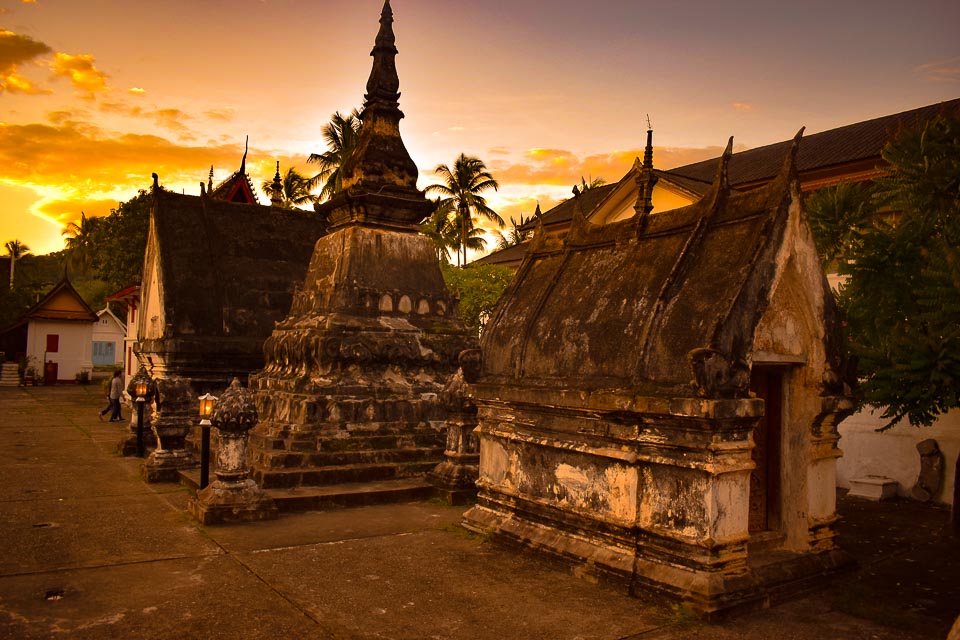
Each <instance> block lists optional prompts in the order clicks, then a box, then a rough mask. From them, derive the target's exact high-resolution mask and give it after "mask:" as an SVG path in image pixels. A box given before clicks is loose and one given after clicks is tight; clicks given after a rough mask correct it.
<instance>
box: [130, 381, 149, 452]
mask: <svg viewBox="0 0 960 640" xmlns="http://www.w3.org/2000/svg"><path fill="white" fill-rule="evenodd" d="M129 388H132V389H133V395H134V396H135V397H136V400H135V402H136V403H137V457H138V458H142V457H143V454H144V450H143V406H144V404H146V402H147V398H149V397H150V396H152V395H153V394H154V392H155V390H156V382H154V380H153V378H151V377H150V374H148V373H147V369H146V367H143V366H141V367H140V370H139V371H138V372H137V375H135V376H134V377H133V379H132V380H131V381H130V387H128V389H129Z"/></svg>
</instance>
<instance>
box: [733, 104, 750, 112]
mask: <svg viewBox="0 0 960 640" xmlns="http://www.w3.org/2000/svg"><path fill="white" fill-rule="evenodd" d="M733 108H734V109H736V110H737V111H753V105H752V104H750V103H748V102H734V103H733Z"/></svg>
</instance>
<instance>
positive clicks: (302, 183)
mask: <svg viewBox="0 0 960 640" xmlns="http://www.w3.org/2000/svg"><path fill="white" fill-rule="evenodd" d="M310 184H311V178H308V177H306V176H305V175H303V174H302V173H300V172H299V171H297V169H296V167H290V168H289V169H287V171H286V173H284V174H283V179H282V180H281V181H280V199H281V201H282V203H281V205H280V206H282V207H283V208H284V209H294V208H296V207H300V206H303V205H306V204H313V203H314V202H315V201H316V200H317V196H314V195H313V194H312V193H310V191H311V187H310ZM261 188H262V189H263V191H264V193H266V194H268V195H269V194H272V193H273V180H264V181H263V185H262V186H261Z"/></svg>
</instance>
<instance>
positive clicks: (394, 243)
mask: <svg viewBox="0 0 960 640" xmlns="http://www.w3.org/2000/svg"><path fill="white" fill-rule="evenodd" d="M392 25H393V12H392V10H391V8H390V2H389V0H387V2H384V5H383V10H382V12H381V15H380V30H379V33H378V34H377V38H376V44H375V45H374V48H373V52H372V53H371V55H372V56H373V69H372V70H371V72H370V78H369V80H368V81H367V87H366V89H367V90H366V95H365V96H364V104H363V110H362V112H361V114H360V118H361V121H362V127H361V130H360V133H359V141H358V143H357V147H356V149H355V150H354V152H353V153H352V154H351V155H350V156H349V157H348V158H347V159H346V160H345V161H344V163H343V165H342V166H341V172H342V185H343V189H342V190H341V191H340V192H339V193H337V194H336V195H335V196H334V197H333V198H331V199H330V200H329V201H328V202H325V203H323V204H321V205H319V206H318V207H317V211H318V212H319V213H320V214H321V215H323V216H325V217H326V219H327V222H328V224H329V233H328V234H327V235H325V236H324V237H322V238H320V240H318V241H317V243H316V246H315V248H314V252H313V257H312V259H311V261H310V266H309V267H308V270H307V275H306V279H305V281H304V283H303V286H302V288H301V289H300V290H299V292H298V293H296V295H295V296H294V300H293V304H292V308H291V310H290V313H289V315H288V316H287V318H286V319H285V320H283V321H282V322H279V323H278V324H277V326H276V328H275V329H274V331H273V334H272V335H271V336H270V337H269V338H268V339H267V340H266V342H265V343H264V358H265V362H266V365H265V367H264V369H263V370H262V371H259V372H257V373H255V374H253V375H251V377H250V385H251V388H253V389H254V390H255V392H256V403H257V408H258V411H259V414H260V424H259V425H258V426H257V428H256V430H255V432H254V434H253V436H252V438H251V447H252V455H251V464H252V468H253V475H254V478H255V480H256V482H257V483H258V484H259V485H260V486H261V487H263V488H264V489H271V488H282V487H287V488H293V487H301V486H306V485H310V486H316V485H342V484H344V483H359V482H364V483H365V482H372V481H378V482H382V481H396V480H403V479H410V478H413V479H418V478H419V479H420V480H422V476H423V475H424V474H425V473H426V472H428V471H430V470H431V469H433V467H435V466H436V465H437V464H438V463H439V462H440V461H442V460H443V451H444V443H445V437H444V429H445V420H446V410H445V408H444V406H443V405H442V404H441V402H440V401H439V399H438V395H439V394H440V392H441V391H442V390H443V387H444V386H445V385H446V383H447V382H448V380H449V379H450V377H451V376H452V375H453V374H454V373H455V372H456V370H457V367H458V365H457V357H458V355H459V354H460V352H461V351H463V350H464V349H467V348H469V347H473V346H475V345H476V339H475V338H474V337H473V336H472V335H471V334H470V332H469V331H468V330H467V329H466V327H465V326H464V324H463V322H462V321H461V320H460V318H459V316H458V315H457V310H456V301H455V300H454V299H453V298H452V297H451V295H450V294H449V292H448V290H447V288H446V286H445V284H444V282H443V278H442V276H441V273H440V267H439V264H438V262H437V257H436V251H435V249H434V247H433V244H432V242H431V241H430V240H429V239H428V238H426V237H425V236H423V235H421V234H419V233H418V232H417V227H416V225H417V224H418V223H419V222H421V221H422V220H423V219H424V218H425V217H426V216H427V215H428V214H429V213H430V210H431V207H432V206H433V203H431V202H430V201H429V200H427V198H426V197H425V196H424V195H423V193H422V192H421V191H420V190H418V189H417V186H416V182H417V167H416V164H414V162H413V160H412V159H411V158H410V155H409V153H408V152H407V150H406V148H405V147H404V144H403V140H402V139H401V137H400V128H399V123H400V119H401V118H403V113H402V112H401V111H400V108H399V102H398V100H399V97H400V93H399V84H400V83H399V78H398V75H397V70H396V65H395V57H396V55H397V48H396V46H395V38H394V33H393V26H392ZM421 484H423V483H422V482H421ZM410 486H413V485H410ZM423 486H424V487H427V485H425V484H423ZM427 488H428V487H427ZM301 506H305V507H307V508H309V506H310V505H301Z"/></svg>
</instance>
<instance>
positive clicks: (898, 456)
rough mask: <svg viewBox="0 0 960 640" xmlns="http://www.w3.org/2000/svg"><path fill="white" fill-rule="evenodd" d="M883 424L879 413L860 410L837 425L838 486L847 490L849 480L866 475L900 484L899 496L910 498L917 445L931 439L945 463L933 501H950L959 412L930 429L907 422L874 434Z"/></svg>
mask: <svg viewBox="0 0 960 640" xmlns="http://www.w3.org/2000/svg"><path fill="white" fill-rule="evenodd" d="M884 423H885V421H884V420H882V419H881V418H880V414H879V412H873V411H862V412H860V413H857V414H855V415H852V416H850V417H849V418H847V419H846V420H844V421H843V423H841V424H840V428H839V430H840V448H841V449H842V450H843V457H842V458H840V461H839V463H838V465H837V485H838V486H840V487H843V488H847V489H849V488H850V480H851V479H854V478H859V477H862V476H867V475H877V476H885V477H887V478H892V479H894V480H896V481H897V482H898V483H900V486H899V493H900V495H901V496H909V495H910V490H911V489H912V488H913V485H914V484H916V482H917V475H918V474H919V473H920V454H918V453H917V443H918V442H920V441H922V440H926V439H927V438H933V439H934V440H936V441H937V444H939V445H940V450H941V451H942V452H943V456H944V462H945V465H944V466H945V473H944V478H943V484H942V486H941V489H940V491H939V493H938V494H937V495H936V496H935V497H934V500H936V501H937V502H940V503H944V504H950V503H951V502H952V501H953V476H954V468H955V466H956V462H957V452H958V450H960V411H957V410H955V411H951V412H950V413H948V414H946V415H945V416H942V417H941V418H940V420H938V421H937V422H936V424H934V425H933V426H932V427H920V428H917V427H911V426H910V424H909V423H907V422H906V421H903V422H901V423H900V424H898V425H897V426H895V427H893V428H892V429H890V430H888V431H885V432H883V433H877V432H876V429H878V428H879V427H881V426H882V425H883V424H884Z"/></svg>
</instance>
